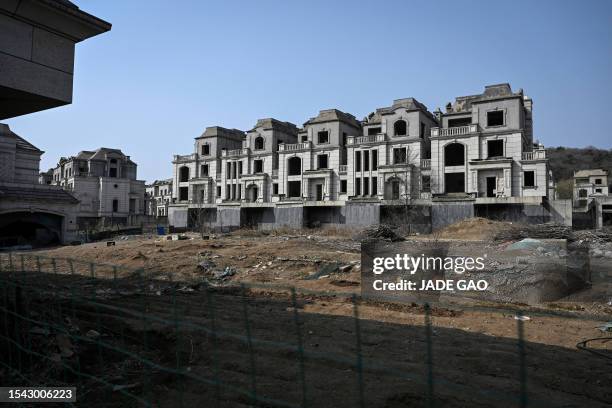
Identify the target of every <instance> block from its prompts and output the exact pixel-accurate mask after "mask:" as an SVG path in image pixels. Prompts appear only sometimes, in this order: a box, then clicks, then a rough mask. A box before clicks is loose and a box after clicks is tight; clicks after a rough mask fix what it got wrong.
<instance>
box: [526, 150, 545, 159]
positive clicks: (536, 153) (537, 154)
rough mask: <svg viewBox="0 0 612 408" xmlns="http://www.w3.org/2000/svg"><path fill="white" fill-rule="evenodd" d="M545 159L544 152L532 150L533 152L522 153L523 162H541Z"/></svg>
mask: <svg viewBox="0 0 612 408" xmlns="http://www.w3.org/2000/svg"><path fill="white" fill-rule="evenodd" d="M543 159H546V150H534V151H533V152H523V160H543Z"/></svg>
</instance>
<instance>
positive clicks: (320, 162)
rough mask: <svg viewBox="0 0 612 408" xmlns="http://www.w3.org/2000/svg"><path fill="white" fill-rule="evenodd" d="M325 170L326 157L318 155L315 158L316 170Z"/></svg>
mask: <svg viewBox="0 0 612 408" xmlns="http://www.w3.org/2000/svg"><path fill="white" fill-rule="evenodd" d="M326 168H327V155H326V154H320V155H318V156H317V169H326Z"/></svg>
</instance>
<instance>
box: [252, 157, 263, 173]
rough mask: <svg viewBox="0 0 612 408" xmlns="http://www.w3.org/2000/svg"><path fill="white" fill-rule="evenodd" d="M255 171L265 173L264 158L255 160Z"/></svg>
mask: <svg viewBox="0 0 612 408" xmlns="http://www.w3.org/2000/svg"><path fill="white" fill-rule="evenodd" d="M253 173H263V160H253Z"/></svg>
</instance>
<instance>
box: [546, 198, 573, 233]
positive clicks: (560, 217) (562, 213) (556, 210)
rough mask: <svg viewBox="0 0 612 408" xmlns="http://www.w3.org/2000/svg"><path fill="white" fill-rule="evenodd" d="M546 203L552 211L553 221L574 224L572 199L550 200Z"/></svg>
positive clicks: (568, 224)
mask: <svg viewBox="0 0 612 408" xmlns="http://www.w3.org/2000/svg"><path fill="white" fill-rule="evenodd" d="M544 204H545V205H546V207H547V209H548V211H549V213H550V217H551V221H553V222H555V223H558V224H562V225H567V226H569V227H571V226H572V200H548V201H545V203H544Z"/></svg>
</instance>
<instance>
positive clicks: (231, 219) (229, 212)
mask: <svg viewBox="0 0 612 408" xmlns="http://www.w3.org/2000/svg"><path fill="white" fill-rule="evenodd" d="M216 228H219V229H220V230H221V231H227V230H232V229H236V228H240V207H217V225H216Z"/></svg>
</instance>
